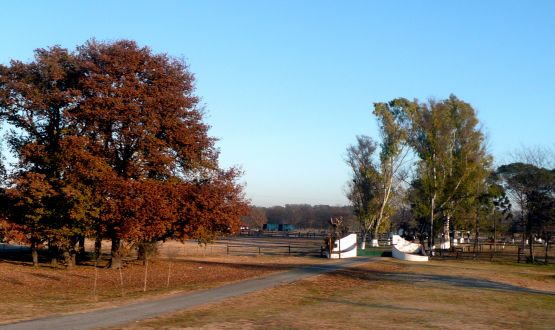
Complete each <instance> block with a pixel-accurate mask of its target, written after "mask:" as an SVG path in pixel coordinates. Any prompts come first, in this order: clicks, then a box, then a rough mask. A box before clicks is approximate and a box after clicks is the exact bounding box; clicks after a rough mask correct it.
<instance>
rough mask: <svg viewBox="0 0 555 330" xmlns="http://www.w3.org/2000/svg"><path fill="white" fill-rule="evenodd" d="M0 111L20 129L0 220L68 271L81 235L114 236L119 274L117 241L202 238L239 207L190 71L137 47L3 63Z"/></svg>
mask: <svg viewBox="0 0 555 330" xmlns="http://www.w3.org/2000/svg"><path fill="white" fill-rule="evenodd" d="M0 116H1V118H2V120H3V121H4V122H7V123H8V125H10V126H11V127H14V128H16V129H14V130H12V131H11V133H10V137H9V140H8V144H9V146H10V147H11V148H12V150H14V152H15V154H16V157H17V158H18V160H19V163H18V166H17V168H16V169H15V170H14V171H13V173H11V176H10V180H9V183H8V184H7V185H6V188H7V189H5V192H4V193H3V195H4V196H3V198H5V199H6V200H7V201H8V202H7V203H5V204H6V206H7V207H4V213H5V215H6V217H7V219H8V222H10V223H13V224H17V225H19V226H21V228H26V229H25V230H27V231H28V232H36V233H37V234H36V235H30V242H29V243H30V244H31V245H32V246H38V245H39V244H43V243H48V247H49V248H50V250H52V251H53V259H58V258H59V257H60V256H63V259H64V260H65V262H66V264H68V265H69V264H72V263H73V262H74V260H75V257H74V256H75V254H76V248H75V247H76V245H77V242H79V241H80V240H81V241H82V238H84V237H89V238H94V239H95V240H96V242H97V243H96V247H97V250H98V249H99V247H100V242H101V240H102V239H110V240H111V242H112V248H111V250H112V256H111V257H112V258H111V259H112V262H111V266H112V267H121V263H122V257H123V255H124V253H125V251H124V249H123V245H124V243H127V244H131V245H135V246H139V247H141V248H142V249H143V250H148V249H145V247H146V246H147V245H148V244H154V243H155V242H157V241H159V240H161V239H166V238H179V239H185V238H196V239H198V240H199V241H207V240H210V239H211V238H213V237H215V236H216V235H222V234H228V233H232V232H234V231H236V230H237V229H238V226H239V221H240V216H241V215H243V214H245V213H246V212H247V202H246V200H245V198H244V195H243V193H242V187H241V186H240V185H238V183H237V182H236V180H237V178H238V176H239V175H240V173H239V171H237V170H236V169H230V170H223V169H221V168H219V165H218V151H217V149H216V148H215V146H214V143H215V139H214V138H211V137H209V136H208V128H209V127H208V126H207V125H206V124H205V123H204V122H203V116H202V112H201V111H200V109H199V106H198V97H197V96H196V95H195V94H194V77H193V75H192V74H191V73H190V72H189V70H188V68H187V66H186V65H185V64H184V63H183V62H182V61H180V60H177V59H174V58H172V57H170V56H168V55H166V54H154V53H153V52H152V51H151V50H150V49H149V48H148V47H139V46H138V45H137V44H136V43H135V42H133V41H128V40H121V41H116V42H113V43H103V42H98V41H96V40H90V41H88V42H87V43H85V44H84V45H82V46H80V47H78V48H77V50H76V51H74V52H69V51H67V50H65V49H63V48H60V47H57V46H56V47H52V48H49V49H39V50H37V51H36V52H35V60H34V61H33V62H31V63H22V62H19V61H12V62H11V63H10V65H9V66H0ZM27 236H29V235H27ZM54 252H55V253H54ZM144 257H145V258H146V257H147V256H146V255H145V256H144ZM146 261H147V259H145V262H146Z"/></svg>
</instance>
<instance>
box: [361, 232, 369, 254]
mask: <svg viewBox="0 0 555 330" xmlns="http://www.w3.org/2000/svg"><path fill="white" fill-rule="evenodd" d="M367 235H368V234H367V232H366V231H363V232H362V242H361V244H360V249H361V250H366V236H367Z"/></svg>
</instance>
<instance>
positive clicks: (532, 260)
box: [528, 232, 535, 263]
mask: <svg viewBox="0 0 555 330" xmlns="http://www.w3.org/2000/svg"><path fill="white" fill-rule="evenodd" d="M528 243H529V244H528V246H529V247H530V262H531V263H534V261H535V258H534V234H532V232H530V234H529V235H528Z"/></svg>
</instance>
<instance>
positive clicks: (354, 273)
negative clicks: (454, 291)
mask: <svg viewBox="0 0 555 330" xmlns="http://www.w3.org/2000/svg"><path fill="white" fill-rule="evenodd" d="M332 275H333V276H343V277H348V278H355V279H362V280H374V281H375V280H382V281H383V280H385V281H402V282H410V283H412V284H423V285H432V286H433V285H437V284H447V285H451V286H455V287H459V288H465V289H485V290H495V291H504V292H513V293H518V292H520V293H530V294H541V295H548V296H555V292H553V291H542V290H534V289H529V288H525V287H521V286H517V285H512V284H507V283H501V282H495V281H491V280H485V279H478V278H471V277H465V276H456V275H435V274H422V273H419V274H418V273H416V274H415V273H407V272H381V271H375V270H365V269H361V268H358V269H346V270H342V271H337V272H334V273H333V274H332Z"/></svg>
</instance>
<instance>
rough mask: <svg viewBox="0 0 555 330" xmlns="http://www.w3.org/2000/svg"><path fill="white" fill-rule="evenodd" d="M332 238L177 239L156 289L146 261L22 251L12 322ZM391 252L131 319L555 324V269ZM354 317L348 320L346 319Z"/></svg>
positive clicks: (233, 271)
mask: <svg viewBox="0 0 555 330" xmlns="http://www.w3.org/2000/svg"><path fill="white" fill-rule="evenodd" d="M320 243H321V242H320V240H317V239H316V240H309V241H306V240H295V239H290V238H285V239H275V238H247V239H233V240H226V241H223V242H218V243H217V244H214V245H212V246H208V247H198V245H197V244H195V243H193V242H187V243H186V244H181V243H176V242H167V243H165V244H164V245H163V246H161V248H160V258H158V259H155V260H153V261H152V262H151V263H150V265H149V268H148V269H147V290H146V292H143V289H144V276H145V268H144V267H143V266H142V264H140V263H139V262H137V261H131V260H130V261H128V263H127V265H126V267H125V268H124V269H123V270H122V271H121V272H120V271H119V270H111V269H106V268H102V266H104V265H105V263H106V262H107V260H103V264H101V265H99V266H101V267H98V268H95V267H93V265H92V264H91V263H88V264H85V265H81V266H78V267H76V268H75V269H71V270H66V269H63V268H54V267H50V266H46V265H43V266H41V267H38V268H33V267H31V265H30V263H29V261H28V260H27V259H25V258H27V257H28V256H27V255H26V254H25V255H24V258H22V259H20V260H18V259H17V258H11V259H10V258H4V259H3V260H1V261H0V279H1V280H0V292H2V294H3V299H2V300H1V301H0V324H2V323H9V322H14V321H17V320H23V319H30V318H37V317H41V316H48V315H53V314H64V313H71V312H76V311H85V310H92V309H98V308H106V307H110V306H117V305H121V304H124V303H127V302H130V301H138V300H147V299H150V298H152V297H154V296H160V295H166V294H172V293H175V292H188V291H193V290H199V289H205V288H210V287H215V286H219V285H223V284H225V283H230V282H235V281H241V280H244V279H248V278H255V277H258V276H263V275H266V274H269V273H272V272H278V271H283V270H287V269H290V268H292V267H296V266H298V265H304V264H316V263H322V262H327V260H326V259H320V258H315V257H307V256H309V255H314V254H317V253H318V252H319V244H320ZM228 246H231V247H232V251H231V253H230V255H227V248H228ZM290 246H291V249H292V250H293V253H292V254H291V256H289V249H290V248H289V247H290ZM285 247H287V249H286V248H285ZM105 248H108V246H105ZM295 252H296V253H295ZM390 253H391V252H390V248H389V247H380V248H375V249H368V250H366V251H365V252H364V254H365V255H367V256H375V257H376V259H375V262H371V263H368V264H366V265H365V266H363V267H359V268H356V269H351V270H345V271H338V272H334V273H330V274H327V275H320V276H316V277H313V278H309V279H306V280H302V281H299V282H296V283H293V284H288V285H284V286H281V287H278V288H274V289H269V290H265V291H260V292H256V293H253V294H249V295H246V296H242V297H237V298H232V299H228V300H225V301H222V302H220V303H215V304H210V305H206V306H203V307H201V308H197V309H194V310H189V311H184V312H180V313H176V314H173V315H167V316H162V317H160V318H157V319H152V320H145V321H140V322H137V323H134V324H131V325H129V326H127V327H126V328H132V329H155V328H194V329H197V328H200V329H222V328H223V329H226V328H227V329H313V328H332V329H335V328H339V327H346V328H349V329H365V328H378V329H379V328H393V327H395V328H452V329H460V328H477V329H481V328H483V329H485V328H487V329H490V328H499V329H501V328H503V329H505V328H537V329H542V328H543V329H553V324H555V312H554V311H555V266H542V265H526V264H515V263H501V262H494V263H490V262H486V261H473V260H470V259H463V260H453V259H439V258H437V259H434V260H433V261H431V262H429V263H423V264H415V263H407V262H401V261H396V260H394V259H391V258H384V257H380V256H387V255H390ZM4 255H6V254H4ZM295 255H305V256H304V257H296V256H295ZM95 278H96V280H95ZM95 282H96V286H95ZM346 321H348V325H347V326H342V325H341V324H342V322H346Z"/></svg>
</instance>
